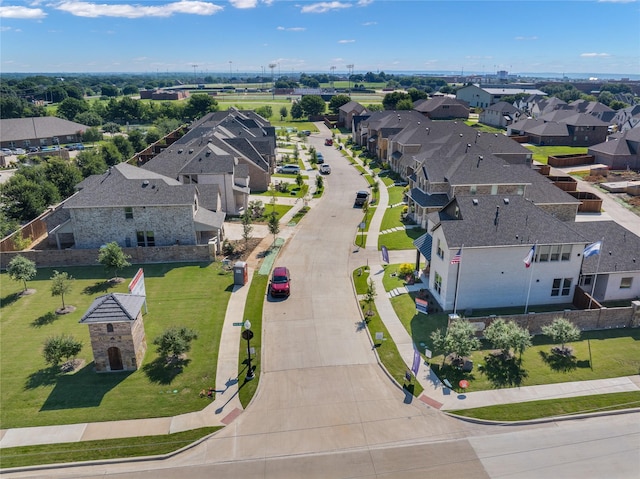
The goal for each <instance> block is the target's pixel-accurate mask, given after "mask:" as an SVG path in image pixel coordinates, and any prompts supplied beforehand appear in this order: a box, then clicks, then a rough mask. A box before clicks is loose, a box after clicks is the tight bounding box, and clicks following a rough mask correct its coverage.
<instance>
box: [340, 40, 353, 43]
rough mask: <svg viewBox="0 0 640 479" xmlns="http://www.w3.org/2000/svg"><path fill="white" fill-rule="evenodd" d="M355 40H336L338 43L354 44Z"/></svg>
mask: <svg viewBox="0 0 640 479" xmlns="http://www.w3.org/2000/svg"><path fill="white" fill-rule="evenodd" d="M355 42H356V41H355V40H338V43H355Z"/></svg>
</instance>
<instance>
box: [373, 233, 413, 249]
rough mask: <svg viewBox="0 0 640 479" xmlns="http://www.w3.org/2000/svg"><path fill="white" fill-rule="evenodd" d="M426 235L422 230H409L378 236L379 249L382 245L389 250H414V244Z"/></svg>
mask: <svg viewBox="0 0 640 479" xmlns="http://www.w3.org/2000/svg"><path fill="white" fill-rule="evenodd" d="M423 234H424V230H423V229H422V228H409V229H406V230H403V231H394V232H393V233H387V234H384V235H380V236H378V249H380V247H381V246H382V245H384V246H386V247H387V249H388V250H403V249H414V248H415V246H413V242H414V241H415V240H416V239H418V238H419V237H420V236H422V235H423Z"/></svg>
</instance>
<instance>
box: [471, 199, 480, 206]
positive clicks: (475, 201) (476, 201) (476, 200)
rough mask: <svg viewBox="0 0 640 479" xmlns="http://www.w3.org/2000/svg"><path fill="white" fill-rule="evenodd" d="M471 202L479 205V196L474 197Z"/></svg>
mask: <svg viewBox="0 0 640 479" xmlns="http://www.w3.org/2000/svg"><path fill="white" fill-rule="evenodd" d="M471 202H472V203H473V204H474V206H478V198H474V199H472V200H471Z"/></svg>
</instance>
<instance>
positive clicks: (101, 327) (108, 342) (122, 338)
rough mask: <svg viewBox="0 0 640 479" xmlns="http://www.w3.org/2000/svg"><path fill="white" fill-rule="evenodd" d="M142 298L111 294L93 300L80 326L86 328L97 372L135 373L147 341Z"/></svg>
mask: <svg viewBox="0 0 640 479" xmlns="http://www.w3.org/2000/svg"><path fill="white" fill-rule="evenodd" d="M145 299H146V297H145V296H140V295H135V294H124V293H110V294H106V295H104V296H100V297H98V298H96V299H95V300H94V301H93V303H92V304H91V306H90V307H89V309H88V310H87V312H86V313H85V314H84V316H83V317H82V319H81V320H80V323H83V324H87V325H89V336H90V337H91V347H92V349H93V359H94V363H95V370H96V372H110V371H135V370H136V369H138V368H139V367H140V365H141V364H142V359H143V358H144V353H145V352H146V350H147V341H146V338H145V334H144V323H143V321H142V306H143V305H144V303H145Z"/></svg>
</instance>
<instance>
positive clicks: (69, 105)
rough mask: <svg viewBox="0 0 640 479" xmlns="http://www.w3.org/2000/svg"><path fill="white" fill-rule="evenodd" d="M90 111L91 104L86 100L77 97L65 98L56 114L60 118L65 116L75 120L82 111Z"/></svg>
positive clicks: (67, 118)
mask: <svg viewBox="0 0 640 479" xmlns="http://www.w3.org/2000/svg"><path fill="white" fill-rule="evenodd" d="M88 111H89V105H88V104H87V102H86V101H85V100H78V99H77V98H71V97H68V98H65V99H64V100H62V101H61V102H60V104H59V105H58V109H57V110H56V116H57V117H59V118H64V119H66V120H72V121H75V119H76V117H77V116H78V115H79V114H80V113H85V112H88Z"/></svg>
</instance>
